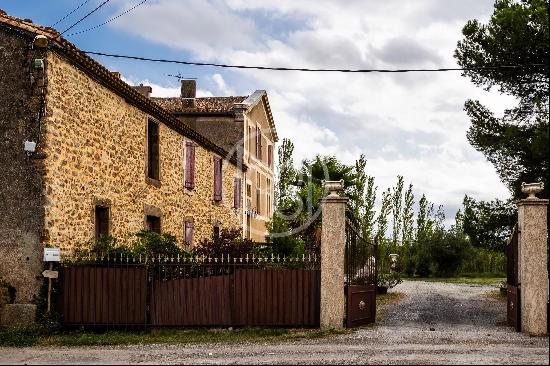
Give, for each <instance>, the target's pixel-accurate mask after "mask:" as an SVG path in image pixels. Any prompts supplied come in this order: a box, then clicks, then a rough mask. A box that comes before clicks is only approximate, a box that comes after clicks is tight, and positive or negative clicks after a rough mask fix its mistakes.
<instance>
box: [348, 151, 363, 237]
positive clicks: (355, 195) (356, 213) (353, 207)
mask: <svg viewBox="0 0 550 366" xmlns="http://www.w3.org/2000/svg"><path fill="white" fill-rule="evenodd" d="M366 166H367V159H366V158H365V155H363V154H361V156H360V157H359V160H357V161H356V162H355V167H354V173H355V184H354V186H353V187H352V189H351V197H349V198H350V204H349V207H350V208H349V210H350V216H351V217H352V220H353V222H355V223H356V225H357V226H359V227H360V226H362V225H361V224H362V221H363V219H362V218H363V217H364V215H365V188H366V185H367V175H366V174H365V167H366Z"/></svg>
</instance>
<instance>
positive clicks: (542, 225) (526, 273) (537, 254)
mask: <svg viewBox="0 0 550 366" xmlns="http://www.w3.org/2000/svg"><path fill="white" fill-rule="evenodd" d="M542 189H543V185H542V183H533V184H525V183H524V184H522V191H523V192H524V193H527V194H529V197H528V198H526V199H523V200H520V201H519V202H518V203H517V206H518V228H519V237H518V240H519V242H518V244H519V245H518V257H519V263H518V265H519V283H520V285H521V290H520V297H521V299H520V306H521V331H522V332H524V333H529V334H531V335H536V336H541V335H545V334H546V333H547V314H546V311H547V301H548V270H547V252H546V251H547V226H546V220H547V211H546V210H547V206H548V200H546V199H540V198H537V197H536V196H535V194H536V193H539V192H540V191H542Z"/></svg>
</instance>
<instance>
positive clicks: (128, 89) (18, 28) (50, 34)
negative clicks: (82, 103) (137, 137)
mask: <svg viewBox="0 0 550 366" xmlns="http://www.w3.org/2000/svg"><path fill="white" fill-rule="evenodd" d="M0 29H4V30H6V31H11V32H12V33H15V34H17V35H19V36H23V37H26V38H28V39H29V40H32V39H33V38H34V37H35V36H36V35H39V34H40V35H44V36H46V37H47V38H48V40H49V46H48V47H49V49H50V50H51V51H54V52H57V53H58V54H60V55H62V56H64V58H65V59H66V60H67V61H68V62H70V63H71V64H73V65H74V66H75V67H78V68H79V69H81V70H82V71H83V72H85V73H87V74H88V75H89V76H90V77H92V78H94V79H95V80H96V81H98V82H100V83H101V84H103V85H104V86H105V87H107V88H109V89H110V90H112V91H113V92H115V93H117V94H118V95H120V96H121V97H123V98H124V99H125V100H126V101H127V102H128V103H129V104H132V105H134V106H135V107H137V108H139V109H141V110H142V111H144V112H145V113H147V114H149V115H151V116H152V117H154V118H157V119H158V120H160V121H161V122H163V123H165V124H166V125H167V126H168V127H170V128H172V129H173V130H175V131H177V132H178V133H180V134H182V135H184V136H186V137H189V138H190V139H192V140H194V141H195V142H197V143H198V144H200V145H201V146H203V147H205V148H206V149H208V150H211V151H213V152H215V153H216V154H218V155H220V156H222V157H224V158H226V159H227V160H229V161H230V162H231V163H233V164H234V165H236V166H238V167H241V168H242V170H244V171H246V170H247V167H246V165H245V164H243V163H242V162H239V161H238V160H237V157H236V156H235V155H232V156H229V153H228V152H227V151H226V150H225V149H223V148H221V147H220V146H218V145H216V144H215V143H214V142H212V141H210V140H208V139H207V138H206V137H204V136H203V135H201V134H200V133H198V132H197V131H195V130H193V129H192V128H190V127H189V126H187V125H186V124H185V123H183V122H181V121H180V120H179V119H178V118H176V117H175V116H174V115H173V114H172V113H171V112H170V111H168V110H166V109H164V108H163V107H162V106H160V105H159V104H157V103H155V102H153V101H152V100H151V98H149V97H146V96H145V95H143V94H141V93H139V92H138V91H136V90H135V89H134V88H132V86H130V85H128V84H127V83H125V82H124V81H122V80H121V79H120V78H119V77H117V76H115V75H113V74H112V73H111V72H110V71H109V70H108V69H107V68H106V67H104V66H103V65H101V64H100V63H99V62H97V61H95V60H94V59H93V58H91V57H89V56H88V55H86V54H85V53H83V52H82V51H80V50H79V49H78V48H77V47H76V46H75V45H74V44H72V43H71V42H69V41H67V40H66V39H64V38H63V37H62V36H61V34H60V33H59V32H57V31H56V30H55V29H53V28H50V27H43V26H40V25H36V24H34V23H32V21H31V20H29V19H19V18H16V17H13V16H10V15H7V13H6V12H5V11H3V10H1V9H0Z"/></svg>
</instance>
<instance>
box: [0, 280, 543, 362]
mask: <svg viewBox="0 0 550 366" xmlns="http://www.w3.org/2000/svg"><path fill="white" fill-rule="evenodd" d="M495 290H496V288H495V287H492V286H479V285H461V284H446V283H428V282H410V281H405V282H404V283H403V284H401V285H399V286H397V287H396V288H395V289H394V290H393V291H397V292H402V293H404V294H405V295H406V297H405V298H404V299H403V300H402V301H400V302H398V303H396V304H389V305H386V306H384V320H383V321H382V322H380V324H377V325H376V326H371V327H365V328H361V329H358V330H356V331H355V332H353V333H351V334H347V335H342V336H333V337H328V338H323V339H319V340H307V341H300V342H295V343H282V344H266V343H264V344H262V343H254V344H239V345H150V346H129V347H97V348H96V347H94V348H26V349H11V348H10V349H8V348H4V349H2V348H0V364H4V363H6V364H7V363H10V364H11V363H19V364H35V363H40V364H84V363H86V364H88V363H110V364H127V363H156V364H158V363H160V364H176V363H177V364H274V363H277V364H546V365H548V363H549V359H548V337H542V338H532V337H529V336H526V335H523V334H520V333H516V332H514V331H513V329H512V328H510V327H508V326H506V325H505V311H506V303H505V302H504V301H502V300H498V299H496V298H494V297H492V296H490V293H491V292H494V291H495Z"/></svg>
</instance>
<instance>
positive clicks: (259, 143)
mask: <svg viewBox="0 0 550 366" xmlns="http://www.w3.org/2000/svg"><path fill="white" fill-rule="evenodd" d="M256 158H258V160H262V131H261V130H260V127H256Z"/></svg>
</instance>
